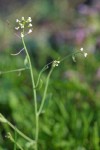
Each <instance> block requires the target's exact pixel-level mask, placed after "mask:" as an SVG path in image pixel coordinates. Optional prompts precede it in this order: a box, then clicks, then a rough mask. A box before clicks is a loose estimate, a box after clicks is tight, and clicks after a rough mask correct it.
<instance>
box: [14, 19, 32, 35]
mask: <svg viewBox="0 0 100 150" xmlns="http://www.w3.org/2000/svg"><path fill="white" fill-rule="evenodd" d="M31 22H32V19H31V17H28V19H26V20H25V18H24V17H22V18H21V20H19V19H16V23H18V26H17V27H15V29H16V30H19V29H21V30H22V32H21V37H24V36H25V35H24V32H23V31H24V28H28V32H27V34H30V33H31V32H32V23H31Z"/></svg>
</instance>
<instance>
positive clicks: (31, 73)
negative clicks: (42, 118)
mask: <svg viewBox="0 0 100 150" xmlns="http://www.w3.org/2000/svg"><path fill="white" fill-rule="evenodd" d="M22 43H23V46H24V49H25V52H26V55H27V59H28V62H29V67H30V75H31V80H32V86H33V95H34V105H35V120H36V130H35V141H36V147H35V150H38V148H37V145H38V115H37V112H38V107H37V96H36V88H35V81H34V75H33V70H32V64H31V60H30V56H29V53H28V50H27V48H26V45H25V42H24V38H23V37H22Z"/></svg>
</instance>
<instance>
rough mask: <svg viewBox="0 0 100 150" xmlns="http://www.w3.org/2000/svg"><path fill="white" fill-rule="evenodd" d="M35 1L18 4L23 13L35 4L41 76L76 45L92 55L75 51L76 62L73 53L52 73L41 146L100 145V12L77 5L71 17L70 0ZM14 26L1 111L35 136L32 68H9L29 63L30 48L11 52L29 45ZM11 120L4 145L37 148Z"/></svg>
mask: <svg viewBox="0 0 100 150" xmlns="http://www.w3.org/2000/svg"><path fill="white" fill-rule="evenodd" d="M53 2H54V3H53ZM65 4H66V5H65ZM31 5H32V3H29V4H27V5H25V6H24V7H23V9H22V12H20V11H19V10H18V11H19V14H18V16H23V12H26V10H28V8H30V10H29V11H28V13H27V14H26V16H32V15H30V14H32V12H33V8H34V15H35V17H34V15H33V16H32V17H33V18H34V19H33V20H34V21H33V22H34V30H33V33H32V34H31V35H28V36H27V37H26V39H25V43H26V46H27V47H28V50H29V55H30V56H31V60H32V67H33V68H32V69H33V72H34V76H35V81H36V80H37V79H38V75H39V73H40V70H41V69H42V68H43V66H44V65H45V64H47V63H49V62H51V61H52V60H61V59H63V58H64V57H65V56H66V55H68V54H71V53H72V51H73V50H74V51H79V49H80V48H81V47H84V50H85V52H88V57H87V58H84V57H83V56H82V55H80V54H79V55H77V56H76V57H75V60H74V61H76V62H74V61H73V59H72V57H69V58H68V59H65V60H64V61H62V62H61V63H60V64H59V66H58V67H55V69H54V71H53V73H52V75H51V78H50V82H49V88H48V92H47V96H46V100H45V104H44V107H43V111H42V113H41V114H40V116H39V118H40V121H39V143H38V144H39V145H38V150H99V149H100V52H99V50H100V45H99V33H100V29H99V27H98V24H99V23H100V21H99V17H98V12H96V13H95V14H94V15H93V14H92V15H90V14H85V15H84V14H81V13H79V12H78V10H75V9H76V7H75V9H74V6H73V8H72V9H71V10H70V15H71V17H69V15H66V16H65V12H66V7H67V8H69V7H68V3H67V2H66V1H65V0H64V2H63V4H62V5H61V2H60V1H59V4H58V5H57V1H56V0H52V1H51V3H49V2H47V1H46V0H43V3H42V6H41V2H40V1H38V2H34V6H31ZM42 7H43V8H42ZM92 7H93V6H92ZM44 8H45V9H44ZM19 9H20V8H19ZM51 10H52V11H51ZM67 11H68V10H67ZM40 12H41V13H40ZM50 12H51V13H50ZM58 12H59V16H58V15H57V14H58ZM15 14H16V12H15V13H14V14H13V16H10V21H11V19H12V22H14V20H16V18H18V17H16V15H15ZM36 14H37V15H36ZM19 18H21V17H19ZM26 18H27V17H26ZM82 19H83V20H84V21H85V23H84V21H83V20H82ZM66 22H67V23H66ZM80 22H81V24H80ZM0 26H2V25H1V23H0ZM36 26H37V28H38V29H37V28H36ZM76 26H77V27H76ZM80 26H81V27H80ZM92 27H94V28H92ZM2 28H3V26H2ZM48 28H49V29H48ZM80 28H81V33H85V38H84V39H82V41H80V38H78V37H77V36H78V35H77V36H76V35H73V34H74V33H76V32H77V34H78V33H80ZM58 29H59V30H60V31H59V30H58ZM74 29H75V30H74ZM76 29H77V31H76ZM90 29H91V30H92V29H93V30H92V31H91V34H88V33H87V32H86V31H87V30H88V31H89V32H90ZM9 30H10V29H7V31H6V32H7V33H5V34H7V37H3V42H2V43H1V47H2V49H1V50H2V51H0V113H2V114H3V115H4V116H5V118H6V119H7V120H8V121H9V122H11V123H12V124H13V125H14V126H15V127H17V128H18V129H19V130H20V131H22V132H23V133H24V134H25V135H27V136H28V137H30V138H31V139H33V140H34V139H35V133H36V130H35V129H36V124H35V123H36V122H35V119H36V116H35V114H34V112H35V107H34V102H33V90H32V84H31V78H30V74H29V69H26V70H23V71H21V70H19V71H17V72H16V71H15V72H10V73H6V72H7V71H9V70H13V69H19V68H23V66H24V63H25V61H24V60H25V57H26V56H25V52H24V51H22V53H20V54H19V55H17V56H13V55H10V54H12V53H13V54H15V53H17V52H18V51H19V50H20V49H22V47H23V46H22V43H21V41H20V39H19V38H17V39H16V38H15V39H13V37H14V32H15V31H14V32H13V31H12V32H13V34H12V33H11V32H10V31H11V30H10V31H9ZM73 30H74V31H73ZM83 30H84V31H83ZM8 31H9V33H8ZM67 31H68V32H67ZM0 32H2V31H0ZM65 32H66V33H65ZM69 32H70V33H69ZM17 34H18V35H19V33H17ZM8 37H10V38H8ZM73 37H74V39H73ZM1 38H2V37H1ZM6 38H8V44H9V46H8V45H7V47H6V46H5V44H4V41H5V40H4V39H6ZM3 48H5V49H4V50H3ZM15 50H16V51H15ZM2 71H3V72H2ZM48 72H49V69H48V70H46V71H45V72H44V73H43V74H42V76H41V81H40V84H39V86H38V87H37V89H36V90H37V92H38V95H37V102H38V105H39V106H40V105H41V98H42V96H43V91H44V87H45V83H46V77H47V75H48ZM3 121H4V122H5V121H6V120H3ZM8 124H9V123H3V122H2V123H1V122H0V150H19V149H22V148H23V150H32V149H33V146H31V143H30V142H28V141H27V140H26V139H24V138H22V137H21V136H20V134H18V133H17V131H15V130H13V129H12V128H11V127H10V126H9V125H8ZM12 137H13V138H12ZM21 147H22V148H21Z"/></svg>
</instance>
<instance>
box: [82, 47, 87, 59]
mask: <svg viewBox="0 0 100 150" xmlns="http://www.w3.org/2000/svg"><path fill="white" fill-rule="evenodd" d="M80 51H81V52H83V51H84V49H83V47H82V48H81V49H80ZM83 54H84V57H87V55H88V54H87V53H85V52H83Z"/></svg>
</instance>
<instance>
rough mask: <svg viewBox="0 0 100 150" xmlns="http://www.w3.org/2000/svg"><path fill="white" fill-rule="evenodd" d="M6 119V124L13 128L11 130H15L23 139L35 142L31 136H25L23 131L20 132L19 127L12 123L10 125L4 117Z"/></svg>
mask: <svg viewBox="0 0 100 150" xmlns="http://www.w3.org/2000/svg"><path fill="white" fill-rule="evenodd" d="M6 121H7V124H8V125H9V126H10V127H11V128H12V129H13V130H15V131H16V132H17V133H18V134H19V135H20V136H22V137H23V138H24V139H26V140H27V141H29V142H34V143H35V141H33V140H32V139H31V138H29V137H28V136H26V135H25V134H24V133H22V132H21V131H20V130H19V129H17V128H16V127H15V126H14V125H12V124H11V123H10V122H9V121H8V120H7V119H6Z"/></svg>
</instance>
